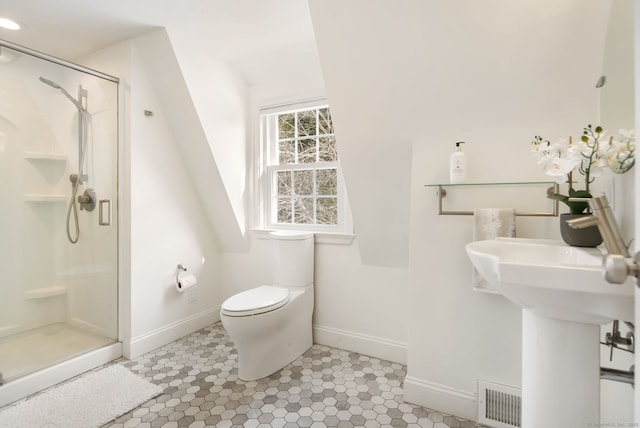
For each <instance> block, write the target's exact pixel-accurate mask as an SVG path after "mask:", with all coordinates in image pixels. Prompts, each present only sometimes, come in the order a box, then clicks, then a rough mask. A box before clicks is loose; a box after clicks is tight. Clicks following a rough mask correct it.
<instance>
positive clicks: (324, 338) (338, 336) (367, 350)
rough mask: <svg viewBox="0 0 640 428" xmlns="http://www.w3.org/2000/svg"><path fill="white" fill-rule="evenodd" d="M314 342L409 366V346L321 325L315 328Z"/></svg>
mask: <svg viewBox="0 0 640 428" xmlns="http://www.w3.org/2000/svg"><path fill="white" fill-rule="evenodd" d="M313 342H314V343H318V344H320V345H327V346H331V347H332V348H338V349H344V350H346V351H352V352H358V353H360V354H364V355H368V356H370V357H376V358H380V359H383V360H388V361H393V362H395V363H400V364H407V344H406V343H401V342H396V341H393V340H388V339H383V338H380V337H375V336H368V335H365V334H360V333H354V332H352V331H346V330H340V329H337V328H332V327H324V326H320V325H314V326H313Z"/></svg>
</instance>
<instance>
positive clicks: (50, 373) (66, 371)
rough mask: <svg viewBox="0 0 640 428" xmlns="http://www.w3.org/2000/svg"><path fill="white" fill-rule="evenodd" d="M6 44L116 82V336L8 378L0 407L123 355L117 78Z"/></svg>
mask: <svg viewBox="0 0 640 428" xmlns="http://www.w3.org/2000/svg"><path fill="white" fill-rule="evenodd" d="M2 47H6V48H9V49H12V50H15V51H18V52H20V53H22V54H25V55H29V56H32V57H35V58H38V59H41V60H44V61H48V62H51V63H54V64H57V65H60V66H63V67H66V68H69V69H72V70H75V71H79V72H81V73H86V74H89V75H91V76H94V77H98V78H101V79H104V80H107V81H111V82H113V83H115V84H116V160H117V162H116V168H115V174H116V177H115V179H116V189H115V194H116V207H115V210H114V213H113V214H114V216H115V217H116V219H118V221H116V226H115V227H116V251H117V254H116V284H115V287H116V293H117V298H116V301H117V302H118V304H117V308H116V322H117V327H116V331H117V339H116V342H114V343H112V344H109V345H106V346H104V347H102V348H99V349H95V350H90V351H88V352H86V353H84V354H82V355H79V356H76V357H72V358H70V359H68V360H65V361H62V362H60V363H58V364H56V365H54V366H50V367H45V368H43V369H41V370H39V371H37V372H34V373H31V374H28V375H25V376H22V377H20V378H17V379H14V380H11V381H10V382H7V383H6V384H2V383H0V408H1V407H2V406H5V405H7V404H10V403H13V402H15V401H17V400H19V399H21V398H24V397H26V396H28V395H31V394H34V393H36V392H39V391H41V390H43V389H46V388H49V387H51V386H53V385H55V384H58V383H60V382H63V381H65V380H67V379H70V378H72V377H74V376H77V375H80V374H82V373H84V372H86V371H88V370H91V369H94V368H96V367H98V366H100V365H103V364H106V363H109V362H110V361H113V360H116V359H118V358H120V357H122V355H123V348H122V311H121V303H122V302H121V296H122V293H121V290H120V285H121V278H120V272H121V271H120V250H121V244H120V221H119V211H120V204H119V199H120V136H121V130H120V124H121V120H120V119H121V112H120V110H121V109H120V100H121V94H120V90H121V88H120V79H119V78H117V77H115V76H112V75H109V74H106V73H102V72H100V71H98V70H95V69H92V68H89V67H85V66H82V65H79V64H76V63H73V62H70V61H66V60H64V59H61V58H57V57H54V56H52V55H48V54H45V53H43V52H40V51H37V50H34V49H30V48H27V47H25V46H22V45H19V44H16V43H13V42H10V41H7V40H3V39H0V48H2ZM0 375H1V373H0Z"/></svg>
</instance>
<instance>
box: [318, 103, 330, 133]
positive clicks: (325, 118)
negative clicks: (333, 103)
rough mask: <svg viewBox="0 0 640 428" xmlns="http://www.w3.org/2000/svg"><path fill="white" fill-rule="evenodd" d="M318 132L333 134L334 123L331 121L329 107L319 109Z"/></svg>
mask: <svg viewBox="0 0 640 428" xmlns="http://www.w3.org/2000/svg"><path fill="white" fill-rule="evenodd" d="M318 134H320V135H323V134H325V135H326V134H333V123H332V122H331V113H330V112H329V109H328V108H321V109H319V110H318Z"/></svg>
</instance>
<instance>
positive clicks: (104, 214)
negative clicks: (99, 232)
mask: <svg viewBox="0 0 640 428" xmlns="http://www.w3.org/2000/svg"><path fill="white" fill-rule="evenodd" d="M105 218H106V219H105ZM98 225H100V226H111V199H100V201H99V202H98Z"/></svg>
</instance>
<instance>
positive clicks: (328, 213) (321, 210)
mask: <svg viewBox="0 0 640 428" xmlns="http://www.w3.org/2000/svg"><path fill="white" fill-rule="evenodd" d="M317 207H318V212H317V214H316V217H317V220H316V221H317V223H318V224H338V198H319V199H318V200H317Z"/></svg>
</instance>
